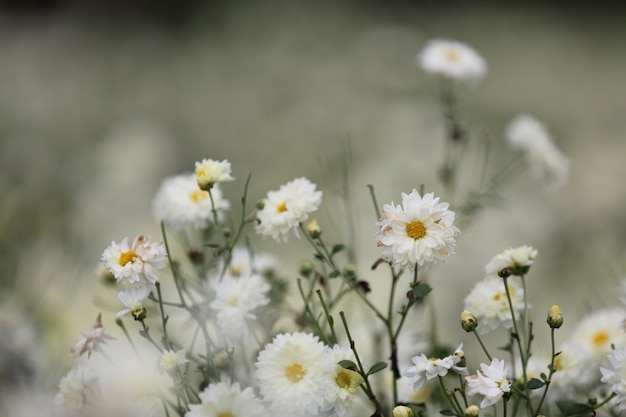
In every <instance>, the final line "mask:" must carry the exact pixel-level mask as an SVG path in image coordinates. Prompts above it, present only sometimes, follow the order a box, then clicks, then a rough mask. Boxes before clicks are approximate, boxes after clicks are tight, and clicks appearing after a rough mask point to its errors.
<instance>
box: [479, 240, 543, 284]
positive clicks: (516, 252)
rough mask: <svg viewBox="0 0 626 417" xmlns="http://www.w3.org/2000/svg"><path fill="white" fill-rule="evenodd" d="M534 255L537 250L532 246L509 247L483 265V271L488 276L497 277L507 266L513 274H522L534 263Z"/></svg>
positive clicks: (535, 255)
mask: <svg viewBox="0 0 626 417" xmlns="http://www.w3.org/2000/svg"><path fill="white" fill-rule="evenodd" d="M536 257H537V250H536V249H535V248H533V247H532V246H528V245H523V246H519V247H517V248H509V249H506V250H505V251H504V252H502V253H500V254H498V255H496V256H494V257H493V258H492V259H491V261H489V263H488V264H487V266H485V272H486V274H487V276H488V277H497V276H499V275H498V274H499V273H500V271H502V270H503V269H505V268H509V269H510V270H511V273H512V274H513V275H523V274H525V273H527V272H528V269H529V268H530V267H531V265H532V264H534V263H535V258H536Z"/></svg>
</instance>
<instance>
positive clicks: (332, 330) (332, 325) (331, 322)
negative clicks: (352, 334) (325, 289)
mask: <svg viewBox="0 0 626 417" xmlns="http://www.w3.org/2000/svg"><path fill="white" fill-rule="evenodd" d="M315 292H316V293H317V297H318V298H319V300H320V304H321V305H322V309H324V314H325V315H326V321H328V327H330V333H331V334H332V337H333V338H332V340H331V341H330V342H331V343H329V345H334V344H335V343H337V334H335V320H334V319H333V316H331V315H330V311H329V310H328V306H327V305H326V302H325V301H324V297H323V296H322V292H321V291H320V290H317V291H315Z"/></svg>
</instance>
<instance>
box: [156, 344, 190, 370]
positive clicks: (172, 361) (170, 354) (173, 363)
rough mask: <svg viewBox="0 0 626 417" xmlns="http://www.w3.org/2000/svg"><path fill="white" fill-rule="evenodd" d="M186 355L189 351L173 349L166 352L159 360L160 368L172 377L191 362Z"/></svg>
mask: <svg viewBox="0 0 626 417" xmlns="http://www.w3.org/2000/svg"><path fill="white" fill-rule="evenodd" d="M186 355H187V351H186V350H185V349H180V350H177V351H174V350H171V349H170V350H166V351H164V352H163V354H162V355H161V357H160V358H159V368H160V369H161V370H162V371H164V372H167V373H168V374H170V375H172V374H175V373H176V372H177V371H178V370H179V369H182V368H183V367H184V366H185V364H186V363H187V362H189V359H187V356H186Z"/></svg>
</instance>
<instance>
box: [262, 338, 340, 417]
mask: <svg viewBox="0 0 626 417" xmlns="http://www.w3.org/2000/svg"><path fill="white" fill-rule="evenodd" d="M328 367H329V362H328V355H327V354H326V351H325V346H324V344H323V343H322V342H320V341H319V339H318V337H317V336H313V335H312V334H309V333H291V334H289V333H283V334H279V335H277V336H276V337H274V340H272V342H271V343H269V344H268V345H266V346H265V348H264V349H263V350H262V351H261V352H260V353H259V356H258V358H257V362H256V368H257V370H256V373H255V375H256V377H257V379H258V381H259V387H260V390H261V396H262V397H263V399H264V400H265V401H266V402H268V403H270V407H271V411H272V412H274V413H281V415H296V416H304V415H306V414H307V413H311V414H313V415H315V414H316V413H317V412H318V410H319V408H320V405H321V403H322V400H323V398H322V397H321V396H320V394H321V393H322V392H323V391H322V390H323V388H324V381H325V377H326V373H327V371H328Z"/></svg>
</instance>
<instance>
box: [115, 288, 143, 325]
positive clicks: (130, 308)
mask: <svg viewBox="0 0 626 417" xmlns="http://www.w3.org/2000/svg"><path fill="white" fill-rule="evenodd" d="M151 291H152V286H150V285H141V286H137V287H130V288H126V289H125V290H122V291H119V292H118V293H117V298H118V299H119V300H120V302H121V303H122V304H124V307H126V308H124V309H123V310H120V311H118V312H117V314H116V316H117V317H122V316H123V315H124V314H126V313H131V315H132V316H133V318H135V320H140V319H143V318H144V317H145V314H146V309H145V307H144V306H143V302H144V301H145V300H146V299H147V298H148V296H149V295H150V292H151Z"/></svg>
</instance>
